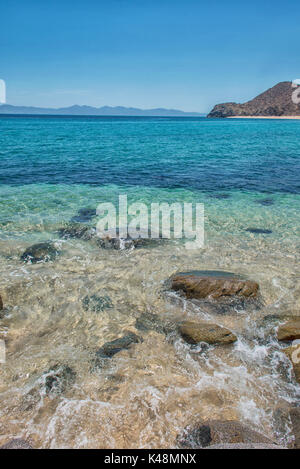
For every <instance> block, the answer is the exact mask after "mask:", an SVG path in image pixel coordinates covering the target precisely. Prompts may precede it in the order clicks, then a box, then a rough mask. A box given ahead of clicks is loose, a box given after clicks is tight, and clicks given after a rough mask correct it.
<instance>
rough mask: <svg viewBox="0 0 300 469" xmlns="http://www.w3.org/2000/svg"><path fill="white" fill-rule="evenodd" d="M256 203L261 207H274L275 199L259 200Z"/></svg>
mask: <svg viewBox="0 0 300 469" xmlns="http://www.w3.org/2000/svg"><path fill="white" fill-rule="evenodd" d="M256 202H257V203H258V204H260V205H265V206H266V207H268V206H270V205H274V199H259V200H256Z"/></svg>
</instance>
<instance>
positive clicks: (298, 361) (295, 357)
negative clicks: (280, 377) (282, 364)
mask: <svg viewBox="0 0 300 469" xmlns="http://www.w3.org/2000/svg"><path fill="white" fill-rule="evenodd" d="M284 353H285V354H286V356H287V357H288V358H289V359H290V360H291V362H292V365H293V369H294V373H295V378H296V381H298V383H300V344H296V345H292V346H291V347H288V348H286V349H285V350H284Z"/></svg>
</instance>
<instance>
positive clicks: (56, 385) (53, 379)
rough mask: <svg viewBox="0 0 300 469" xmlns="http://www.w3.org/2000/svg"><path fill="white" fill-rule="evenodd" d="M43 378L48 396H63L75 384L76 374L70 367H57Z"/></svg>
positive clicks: (51, 369)
mask: <svg viewBox="0 0 300 469" xmlns="http://www.w3.org/2000/svg"><path fill="white" fill-rule="evenodd" d="M43 377H44V386H45V392H46V394H61V393H63V392H65V391H66V389H67V388H68V387H69V386H72V385H73V384H74V382H75V379H76V372H75V371H74V370H73V369H72V368H70V367H69V366H68V365H55V366H53V367H52V368H50V369H49V370H48V371H47V372H46V373H44V376H43Z"/></svg>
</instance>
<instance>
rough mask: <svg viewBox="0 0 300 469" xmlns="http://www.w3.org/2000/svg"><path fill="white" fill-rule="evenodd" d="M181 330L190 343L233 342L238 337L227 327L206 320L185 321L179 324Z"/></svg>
mask: <svg viewBox="0 0 300 469" xmlns="http://www.w3.org/2000/svg"><path fill="white" fill-rule="evenodd" d="M179 332H180V334H181V336H182V337H183V338H184V340H185V341H186V342H188V343H189V344H198V343H199V342H206V343H208V344H231V343H233V342H235V341H236V340H237V337H236V336H235V335H234V334H233V333H232V332H231V331H229V330H228V329H226V328H225V327H221V326H218V325H217V324H210V323H207V322H204V321H201V322H191V321H184V322H183V323H181V324H180V326H179Z"/></svg>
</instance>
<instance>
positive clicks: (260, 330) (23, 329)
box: [0, 117, 300, 448]
mask: <svg viewBox="0 0 300 469" xmlns="http://www.w3.org/2000/svg"><path fill="white" fill-rule="evenodd" d="M299 131H300V122H299V121H276V120H274V121H256V120H249V121H248V120H208V119H194V118H193V119H178V118H172V119H155V118H145V119H144V118H136V119H134V118H54V117H51V118H50V117H49V118H45V117H43V118H37V117H34V118H28V117H27V118H26V117H22V118H11V117H10V118H8V117H7V118H5V117H1V118H0V183H1V185H0V196H1V202H0V207H1V210H0V227H1V234H0V269H1V273H0V293H1V295H2V296H3V299H4V303H5V306H6V308H7V309H6V311H5V316H4V318H2V319H0V339H1V338H2V339H3V338H4V339H5V341H6V347H7V362H6V364H5V365H0V443H1V442H2V441H3V442H4V441H6V440H7V439H9V438H10V437H15V436H23V437H27V438H31V439H32V440H33V442H34V444H35V446H40V447H106V448H107V447H109V448H114V447H119V448H122V447H123V448H126V447H131V448H134V447H152V448H155V447H164V448H169V447H174V445H175V444H176V443H175V440H176V435H177V434H178V433H179V432H180V431H181V430H182V428H183V427H184V426H185V425H187V424H189V423H190V422H191V421H194V420H195V421H197V419H205V418H212V417H214V418H226V419H227V418H238V419H239V420H241V421H244V422H246V423H248V424H250V425H251V426H252V427H253V428H255V429H257V430H259V431H261V432H263V433H265V434H266V435H268V436H270V438H273V439H274V440H276V441H277V442H283V443H287V442H288V441H289V440H290V438H291V435H290V432H289V422H286V423H285V422H284V423H282V422H281V424H280V425H279V424H278V421H277V420H276V409H277V408H278V407H282V406H283V407H284V406H286V405H288V404H290V403H295V402H297V401H298V400H299V386H297V385H296V382H295V381H294V379H293V377H292V374H291V368H290V364H289V362H288V361H287V360H286V359H285V356H284V354H283V353H282V348H283V346H282V345H279V344H278V342H277V340H276V339H275V332H276V326H277V325H278V321H277V322H275V323H273V322H272V321H271V320H263V318H264V317H265V316H267V315H277V316H279V317H282V318H283V319H284V317H286V316H299V311H300V300H299V298H300V296H299V226H300V223H299V219H300V211H299V200H300V195H299V192H300V184H299V170H300V143H299ZM119 194H127V196H128V201H129V203H131V202H134V201H142V202H146V203H149V204H150V203H151V202H162V201H166V202H169V203H171V202H187V201H189V202H202V203H204V206H205V246H204V248H203V249H199V250H197V251H189V250H187V249H185V247H184V245H183V243H182V242H180V241H170V242H167V243H164V244H157V245H155V246H153V247H151V248H146V247H145V248H141V249H135V250H131V251H110V250H104V249H100V248H99V247H98V246H96V245H95V244H94V243H93V242H90V241H83V240H78V239H71V240H62V239H60V238H59V236H58V233H57V230H58V229H59V228H60V227H61V226H62V225H63V224H64V223H66V222H68V221H69V220H70V219H71V218H72V217H73V216H75V215H76V214H77V212H78V210H79V209H81V208H86V207H91V208H96V206H97V205H98V204H99V203H100V202H107V201H109V202H114V203H117V201H118V196H119ZM95 222H96V218H94V219H91V220H90V221H89V222H88V223H89V224H90V225H91V226H93V225H94V224H95ZM247 228H260V229H267V230H270V231H271V232H272V233H270V234H253V233H250V232H248V231H246V230H247ZM49 239H52V240H54V241H55V242H56V243H57V245H58V246H59V247H60V249H61V253H60V255H59V256H58V257H57V259H56V260H55V261H54V262H48V263H40V264H35V265H31V264H24V263H22V262H21V261H20V255H21V254H22V252H23V251H24V249H25V248H26V247H28V246H30V245H31V244H33V243H35V242H39V241H44V240H49ZM200 269H201V270H205V269H206V270H226V271H231V272H235V273H238V274H243V275H245V276H247V277H248V278H251V279H254V280H256V281H258V282H259V284H260V289H261V294H262V298H263V303H264V306H263V307H262V308H261V309H260V310H259V311H250V310H249V311H247V310H246V311H240V312H238V313H235V314H228V315H222V316H220V315H209V314H207V312H205V311H201V310H199V308H197V307H196V306H195V305H192V304H189V302H186V303H185V302H182V301H181V300H179V299H178V298H177V299H176V298H172V297H171V296H168V295H167V296H165V295H164V294H162V289H163V284H164V281H165V280H166V279H167V278H168V277H169V276H170V275H171V274H173V273H174V272H176V271H186V270H200ZM94 294H97V295H100V296H109V298H110V299H111V302H112V307H111V308H107V309H104V310H103V311H100V312H95V311H90V310H86V308H84V303H83V299H84V298H85V297H86V296H87V295H94ZM145 311H149V312H153V313H156V314H158V315H160V316H161V317H166V318H168V319H171V320H173V321H180V320H182V318H187V317H188V318H192V319H193V318H194V319H197V318H200V319H203V318H205V319H206V320H208V321H212V322H216V323H218V324H220V325H225V326H226V327H229V328H230V329H231V330H232V331H234V332H235V333H236V334H237V335H238V338H239V340H238V342H237V343H236V344H234V345H233V346H227V347H210V348H209V349H208V350H207V351H205V353H203V352H201V351H200V350H198V349H193V348H191V347H190V346H188V345H187V344H184V342H183V341H182V340H181V339H179V338H178V337H174V339H173V340H166V338H165V336H164V335H162V334H159V333H156V332H149V333H143V334H142V335H143V339H144V341H143V343H140V344H136V345H135V346H134V347H132V349H130V350H129V351H123V352H120V353H119V354H117V355H116V356H115V357H114V358H113V359H111V360H110V361H109V364H108V365H107V366H106V367H105V368H104V369H102V370H100V371H97V372H95V371H93V369H92V361H93V357H94V354H95V352H96V350H97V349H98V348H99V347H100V346H101V345H103V344H104V343H105V342H107V341H110V340H113V339H115V338H117V337H120V336H121V335H123V334H124V331H128V330H130V331H132V332H135V333H139V334H140V332H138V331H137V330H136V328H135V320H136V318H137V317H139V315H140V314H141V313H143V312H145ZM55 364H68V365H69V366H70V367H72V369H74V371H76V380H75V382H74V383H73V385H72V386H68V387H67V388H66V389H65V390H64V392H62V393H61V394H59V395H51V396H48V395H46V394H45V393H44V391H43V389H44V388H43V386H41V384H40V383H41V379H43V378H42V377H43V373H44V372H46V371H47V370H49V368H50V367H51V366H53V365H55ZM32 395H33V398H32V400H30V399H31V398H30V396H32ZM28 396H29V397H28ZM29 401H30V403H29Z"/></svg>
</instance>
